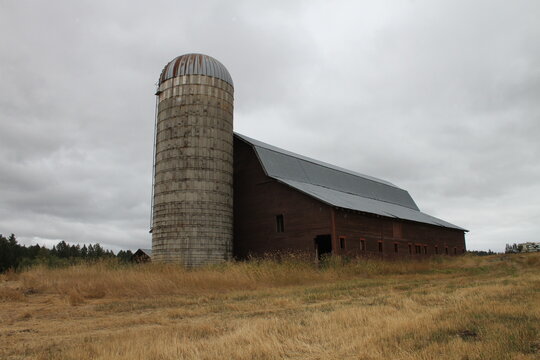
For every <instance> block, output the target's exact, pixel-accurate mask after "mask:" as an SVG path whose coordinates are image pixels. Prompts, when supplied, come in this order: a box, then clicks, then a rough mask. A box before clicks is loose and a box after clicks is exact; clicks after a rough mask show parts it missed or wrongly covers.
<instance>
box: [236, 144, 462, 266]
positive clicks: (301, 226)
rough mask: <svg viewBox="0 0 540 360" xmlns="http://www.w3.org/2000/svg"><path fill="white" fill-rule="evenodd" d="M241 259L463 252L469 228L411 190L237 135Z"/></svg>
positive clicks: (426, 254) (237, 222) (239, 254)
mask: <svg viewBox="0 0 540 360" xmlns="http://www.w3.org/2000/svg"><path fill="white" fill-rule="evenodd" d="M233 159H234V166H233V169H234V171H233V174H234V182H233V183H234V238H233V239H234V240H233V253H234V256H235V257H237V258H245V257H247V256H248V255H255V256H257V255H263V254H265V253H272V252H276V251H280V252H288V251H301V252H307V253H311V254H312V255H313V257H314V259H316V258H320V257H321V256H322V255H324V254H339V255H350V256H357V255H371V256H382V257H385V258H386V257H389V258H390V257H425V256H430V255H436V254H441V255H457V254H462V253H464V252H465V232H466V231H467V230H465V229H463V228H461V227H459V226H456V225H453V224H451V223H449V222H446V221H444V220H441V219H438V218H436V217H433V216H430V215H428V214H426V213H423V212H421V211H420V210H419V208H418V206H417V205H416V203H415V202H414V200H413V199H412V197H411V196H410V195H409V193H408V192H407V191H406V190H403V189H401V188H399V187H397V186H396V185H394V184H392V183H389V182H387V181H384V180H381V179H377V178H374V177H371V176H367V175H362V174H358V173H355V172H352V171H349V170H345V169H342V168H339V167H336V166H332V165H330V164H326V163H323V162H320V161H317V160H313V159H310V158H306V157H304V156H301V155H297V154H294V153H291V152H288V151H286V150H283V149H279V148H276V147H274V146H271V145H268V144H265V143H262V142H260V141H257V140H254V139H251V138H248V137H246V136H243V135H240V134H234V157H233Z"/></svg>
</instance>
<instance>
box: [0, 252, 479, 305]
mask: <svg viewBox="0 0 540 360" xmlns="http://www.w3.org/2000/svg"><path fill="white" fill-rule="evenodd" d="M483 263H484V264H485V263H486V261H485V260H484V259H482V258H480V257H474V256H469V257H460V258H442V257H441V258H432V259H428V260H424V261H409V260H400V261H384V260H380V259H354V260H345V259H342V258H339V257H332V258H329V259H327V260H325V261H324V262H322V263H320V264H318V265H317V264H314V263H313V262H311V261H308V260H305V259H303V258H301V257H300V258H299V257H296V256H291V257H286V256H282V257H280V259H279V260H274V259H253V260H252V261H248V262H228V263H223V264H220V265H214V266H208V267H203V268H198V269H193V270H188V269H185V268H183V267H182V266H178V265H172V264H152V263H149V264H139V265H122V264H119V263H117V262H116V261H102V262H98V263H93V264H79V265H74V266H70V267H65V268H56V269H50V268H46V267H35V268H32V269H29V270H27V271H24V272H23V273H21V274H19V279H20V280H21V281H22V283H23V284H24V287H25V288H27V289H33V290H34V291H40V292H45V293H58V294H72V295H73V294H79V295H81V296H82V297H84V298H102V297H105V296H115V297H140V296H159V295H181V294H198V293H203V292H206V293H208V292H216V291H236V290H255V289H262V288H267V287H279V286H293V285H302V286H305V285H310V284H319V283H327V282H332V281H337V280H345V279H351V278H355V277H377V276H385V275H407V274H409V275H415V274H426V273H430V272H438V271H440V272H452V271H465V270H467V269H471V268H478V267H480V266H482V264H483ZM10 276H14V275H13V274H11V275H10Z"/></svg>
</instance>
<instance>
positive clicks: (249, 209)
mask: <svg viewBox="0 0 540 360" xmlns="http://www.w3.org/2000/svg"><path fill="white" fill-rule="evenodd" d="M279 214H283V219H284V228H285V231H284V232H282V233H278V232H277V228H276V215H279ZM323 234H331V227H330V209H329V207H328V206H326V205H325V204H322V203H320V202H319V201H317V200H315V199H313V198H311V197H309V196H307V195H304V194H302V193H300V192H298V191H296V190H293V189H291V188H290V187H288V186H286V185H284V184H281V183H278V182H277V181H276V180H273V179H270V178H268V177H267V176H266V175H265V173H264V171H263V169H262V167H261V165H260V163H259V160H258V159H257V157H256V154H255V152H254V150H253V149H252V148H251V146H249V145H247V144H245V143H244V142H243V141H241V140H238V139H235V141H234V240H233V253H234V256H235V257H237V258H245V257H246V256H248V255H249V254H251V255H255V256H257V255H259V256H260V255H264V254H265V253H271V252H275V251H302V252H310V253H312V254H313V256H314V255H315V247H314V238H315V237H316V236H317V235H323Z"/></svg>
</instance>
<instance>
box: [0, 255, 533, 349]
mask: <svg viewBox="0 0 540 360" xmlns="http://www.w3.org/2000/svg"><path fill="white" fill-rule="evenodd" d="M539 358H540V254H523V255H495V256H488V257H473V256H463V257H458V258H451V259H432V260H429V261H423V262H382V261H377V260H369V261H367V260H357V261H351V262H347V263H343V262H342V261H341V260H340V259H331V260H330V261H328V262H327V263H326V264H324V266H322V267H320V268H317V267H315V266H314V265H312V264H310V263H309V262H305V261H302V260H297V259H294V258H287V259H285V260H281V261H272V260H264V261H251V262H243V263H228V264H224V265H220V266H216V267H210V268H204V269H198V270H192V271H187V270H184V269H182V268H179V267H175V266H163V265H156V264H147V265H139V266H126V265H124V266H121V265H118V264H114V263H100V264H94V265H79V266H73V267H68V268H61V269H45V268H33V269H30V270H28V271H24V272H21V273H7V274H3V275H0V359H113V360H114V359H126V360H127V359H129V360H133V359H149V360H152V359H156V360H157V359H164V360H165V359H539Z"/></svg>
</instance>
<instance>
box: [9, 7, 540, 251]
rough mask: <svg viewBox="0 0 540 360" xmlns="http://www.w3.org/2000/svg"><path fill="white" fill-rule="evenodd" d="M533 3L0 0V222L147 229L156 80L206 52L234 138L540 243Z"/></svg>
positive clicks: (511, 238)
mask: <svg viewBox="0 0 540 360" xmlns="http://www.w3.org/2000/svg"><path fill="white" fill-rule="evenodd" d="M539 19H540V2H539V1H537V0H532V1H516V0H514V1H493V0H488V1H470V0H467V1H465V0H464V1H450V0H449V1H434V0H426V1H413V0H411V1H369V2H368V1H314V0H309V1H290V0H285V1H276V0H273V1H253V0H246V1H203V0H198V1H148V2H143V1H96V0H92V1H71V0H66V1H55V0H48V1H38V0H36V1H26V0H0V45H1V46H0V52H1V53H0V55H1V56H0V233H2V234H4V235H8V234H10V233H15V234H16V235H17V237H18V239H19V240H20V241H21V242H23V243H24V244H35V243H38V244H40V245H48V246H51V245H52V244H55V243H56V242H57V241H59V240H65V241H67V242H70V243H81V244H82V243H96V242H99V243H101V244H102V245H103V246H105V247H107V248H110V249H113V250H119V249H137V248H140V247H142V248H148V247H150V246H151V237H150V234H149V233H148V230H149V221H150V196H151V182H152V181H151V180H152V179H151V177H152V146H153V126H154V109H155V96H154V92H155V84H156V81H157V79H158V76H159V74H160V72H161V69H162V68H163V67H164V66H165V65H166V64H167V62H169V61H170V60H172V59H173V58H174V57H176V56H178V55H181V54H184V53H190V52H200V53H205V54H208V55H210V56H213V57H215V58H216V59H218V60H219V61H221V62H222V63H223V64H224V65H225V66H226V67H227V69H228V70H229V72H230V73H231V76H232V78H233V80H234V84H235V114H234V127H235V131H237V132H240V133H242V134H245V135H248V136H250V137H253V138H256V139H258V140H261V141H264V142H267V143H270V144H273V145H275V146H279V147H282V148H285V149H287V150H290V151H294V152H297V153H300V154H302V155H305V156H309V157H314V158H316V159H320V160H323V161H326V162H330V163H333V164H336V165H339V166H342V167H345V168H349V169H351V170H354V171H357V172H361V173H365V174H369V175H372V176H375V177H379V178H382V179H385V180H388V181H390V182H392V183H394V184H396V185H398V186H400V187H402V188H404V189H406V190H408V191H409V193H410V194H411V195H412V197H413V198H414V199H415V200H416V203H417V204H418V206H419V207H420V209H421V210H422V211H424V212H427V213H428V214H431V215H433V216H437V217H440V218H442V219H444V220H446V221H449V222H451V223H454V224H457V225H459V226H461V227H464V228H467V229H469V230H470V232H469V233H468V234H467V235H466V240H467V247H468V248H469V249H483V250H487V249H492V250H497V251H502V250H504V245H505V243H513V242H525V241H539V240H540V238H539V236H540V235H539V234H540V160H539V159H540V40H539V39H540V21H539Z"/></svg>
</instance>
